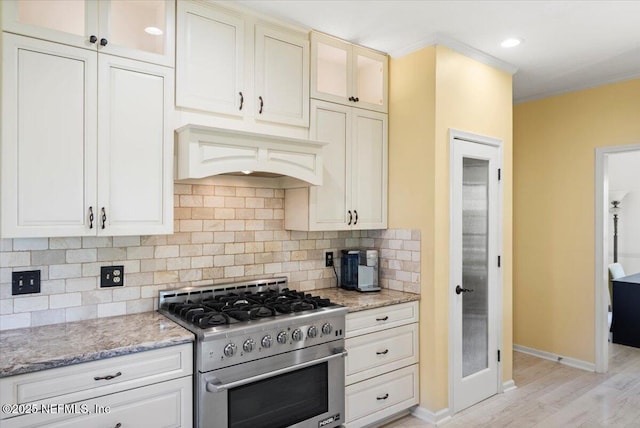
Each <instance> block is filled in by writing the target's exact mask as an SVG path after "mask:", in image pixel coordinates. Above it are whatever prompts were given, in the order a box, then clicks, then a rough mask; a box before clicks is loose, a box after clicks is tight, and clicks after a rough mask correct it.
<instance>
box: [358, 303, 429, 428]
mask: <svg viewBox="0 0 640 428" xmlns="http://www.w3.org/2000/svg"><path fill="white" fill-rule="evenodd" d="M346 337H347V338H346V341H345V346H346V348H347V351H348V352H349V355H348V356H347V360H346V370H345V371H346V377H345V385H346V416H345V420H346V424H345V426H346V427H347V428H359V427H365V426H375V425H376V424H377V423H379V422H381V421H383V420H385V419H387V418H389V417H391V416H393V415H395V414H397V413H400V412H402V411H405V410H407V409H409V408H410V407H412V406H414V405H416V404H418V384H419V381H418V356H419V354H418V303H417V302H410V303H402V304H398V305H391V306H386V307H383V308H376V309H370V310H366V311H361V312H353V313H350V314H348V315H347V329H346Z"/></svg>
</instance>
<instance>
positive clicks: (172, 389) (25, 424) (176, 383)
mask: <svg viewBox="0 0 640 428" xmlns="http://www.w3.org/2000/svg"><path fill="white" fill-rule="evenodd" d="M192 379H193V377H192V376H186V377H183V378H180V379H174V380H170V381H166V382H161V383H158V384H154V385H150V386H144V387H141V388H136V389H133V390H130V391H125V392H120V393H117V394H111V395H107V396H105V397H100V398H96V399H93V400H87V401H81V402H78V403H74V405H73V406H71V405H67V407H65V408H62V407H61V408H59V410H58V412H57V413H51V414H45V413H36V414H29V415H24V416H16V417H14V418H11V419H5V420H3V421H2V427H3V428H35V427H39V428H86V427H116V426H118V427H120V426H122V427H123V428H124V427H163V428H177V427H186V428H191V427H192V425H193V423H192V410H191V405H192V398H193V397H192V394H193V388H192Z"/></svg>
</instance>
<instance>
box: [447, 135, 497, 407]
mask: <svg viewBox="0 0 640 428" xmlns="http://www.w3.org/2000/svg"><path fill="white" fill-rule="evenodd" d="M451 153H452V154H451V238H450V239H451V244H450V245H451V258H450V263H451V271H450V281H451V282H450V293H451V294H450V296H451V313H452V315H451V329H452V335H451V338H452V342H453V343H452V350H453V352H452V354H451V355H452V361H451V364H452V371H451V373H452V379H451V382H452V390H453V391H452V392H453V393H452V399H453V403H450V407H452V408H453V411H454V412H458V411H460V410H462V409H465V408H467V407H469V406H472V405H473V404H475V403H478V402H479V401H481V400H484V399H486V398H488V397H490V396H492V395H494V394H496V393H497V392H498V385H499V384H500V377H499V364H498V331H499V313H500V310H499V299H498V296H499V289H500V269H499V267H498V255H499V254H500V253H499V242H500V238H499V237H500V220H499V219H500V198H499V187H498V186H499V184H498V168H500V149H499V147H498V146H493V145H488V144H479V143H475V142H470V141H465V140H462V139H457V138H453V139H452V143H451Z"/></svg>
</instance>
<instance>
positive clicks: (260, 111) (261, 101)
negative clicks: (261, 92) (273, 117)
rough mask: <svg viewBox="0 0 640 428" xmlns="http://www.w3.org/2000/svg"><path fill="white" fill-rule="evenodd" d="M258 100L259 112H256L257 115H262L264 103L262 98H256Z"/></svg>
mask: <svg viewBox="0 0 640 428" xmlns="http://www.w3.org/2000/svg"><path fill="white" fill-rule="evenodd" d="M258 99H259V100H260V110H258V114H262V108H263V107H264V101H263V99H262V97H258Z"/></svg>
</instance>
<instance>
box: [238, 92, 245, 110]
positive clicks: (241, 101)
mask: <svg viewBox="0 0 640 428" xmlns="http://www.w3.org/2000/svg"><path fill="white" fill-rule="evenodd" d="M238 93H239V94H240V108H239V109H238V110H242V105H243V104H244V95H242V92H238Z"/></svg>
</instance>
